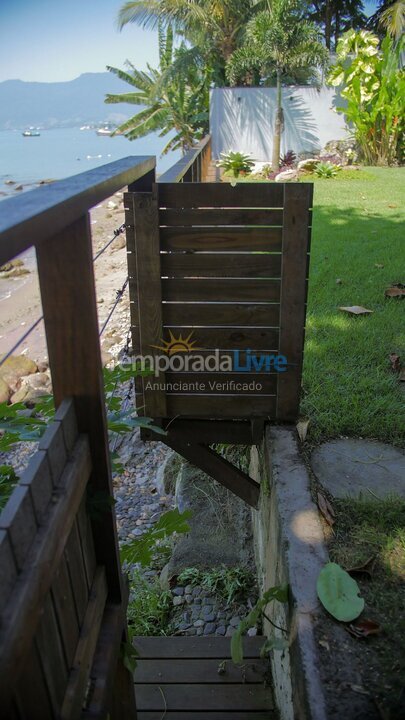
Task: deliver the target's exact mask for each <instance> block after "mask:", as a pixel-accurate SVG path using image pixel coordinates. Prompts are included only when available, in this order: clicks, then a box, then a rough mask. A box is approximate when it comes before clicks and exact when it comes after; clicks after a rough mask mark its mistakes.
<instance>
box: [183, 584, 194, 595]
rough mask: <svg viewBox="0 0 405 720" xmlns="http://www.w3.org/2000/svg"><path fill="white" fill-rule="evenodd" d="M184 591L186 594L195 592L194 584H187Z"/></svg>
mask: <svg viewBox="0 0 405 720" xmlns="http://www.w3.org/2000/svg"><path fill="white" fill-rule="evenodd" d="M184 592H185V594H186V595H191V594H192V592H193V586H192V585H186V587H185V588H184Z"/></svg>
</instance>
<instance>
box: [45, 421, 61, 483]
mask: <svg viewBox="0 0 405 720" xmlns="http://www.w3.org/2000/svg"><path fill="white" fill-rule="evenodd" d="M38 450H43V451H44V452H46V455H47V458H48V462H49V467H50V471H51V476H52V483H53V486H54V487H57V486H58V484H59V480H60V477H61V475H62V472H63V470H64V467H65V465H66V461H67V450H66V445H65V438H64V436H63V429H62V425H61V423H60V422H56V423H51V424H50V425H49V426H48V427H47V429H46V430H45V432H44V434H43V436H42V438H41V439H40V441H39V444H38Z"/></svg>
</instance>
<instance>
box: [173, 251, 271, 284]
mask: <svg viewBox="0 0 405 720" xmlns="http://www.w3.org/2000/svg"><path fill="white" fill-rule="evenodd" d="M160 265H161V272H162V275H163V276H164V277H173V278H181V277H215V278H222V277H232V278H273V277H277V278H278V277H280V275H281V254H265V253H262V254H258V253H256V254H252V253H235V254H231V253H207V254H206V253H162V254H161V255H160Z"/></svg>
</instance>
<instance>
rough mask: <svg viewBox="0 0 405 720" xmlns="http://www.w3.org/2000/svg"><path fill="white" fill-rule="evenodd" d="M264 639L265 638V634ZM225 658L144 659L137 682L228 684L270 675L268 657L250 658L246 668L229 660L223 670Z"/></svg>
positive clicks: (264, 677) (248, 681)
mask: <svg viewBox="0 0 405 720" xmlns="http://www.w3.org/2000/svg"><path fill="white" fill-rule="evenodd" d="M263 642H264V638H263ZM220 662H221V661H219V660H218V659H206V660H203V659H201V658H200V659H194V660H191V659H190V658H188V659H187V660H176V661H174V660H172V659H170V660H168V659H166V660H161V659H159V658H155V659H154V660H144V659H143V658H140V659H139V660H138V661H137V665H136V670H135V674H134V681H135V683H145V684H146V683H152V684H153V683H154V684H156V683H165V684H169V683H181V684H182V685H185V684H186V683H187V685H188V684H193V683H210V684H218V685H224V684H225V685H227V684H229V683H245V682H246V683H263V682H264V680H265V679H266V677H267V675H268V672H269V666H268V663H267V662H266V661H264V660H259V659H256V658H255V659H254V660H247V661H246V662H244V664H243V668H241V667H239V666H237V665H234V664H233V662H232V661H231V660H229V661H228V662H227V663H225V665H224V666H221V667H223V668H224V672H221V673H219V672H218V668H219V664H220Z"/></svg>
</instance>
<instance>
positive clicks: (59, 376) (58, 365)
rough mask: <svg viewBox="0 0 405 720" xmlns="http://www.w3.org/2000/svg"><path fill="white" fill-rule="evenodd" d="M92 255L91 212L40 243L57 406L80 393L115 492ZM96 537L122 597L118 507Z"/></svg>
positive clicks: (82, 412)
mask: <svg viewBox="0 0 405 720" xmlns="http://www.w3.org/2000/svg"><path fill="white" fill-rule="evenodd" d="M151 166H152V167H153V163H147V164H146V165H145V166H144V170H145V171H147V170H149V169H150V167H151ZM105 167H108V166H105ZM141 174H142V173H141ZM133 177H136V174H134V175H133ZM33 192H35V191H33ZM92 256H93V248H92V242H91V234H90V223H89V218H88V216H87V215H85V216H83V217H81V218H80V219H79V220H78V221H77V222H75V223H74V224H73V225H70V226H68V227H65V229H64V230H63V231H62V232H60V233H59V234H57V235H53V237H52V238H51V239H50V240H49V242H47V243H46V244H45V245H44V244H41V246H39V247H38V248H37V260H38V275H39V281H40V288H41V298H42V307H43V312H44V319H45V330H46V339H47V346H48V354H49V361H50V368H51V375H52V385H53V391H54V398H55V406H56V407H57V408H58V407H59V405H60V404H61V402H62V401H63V400H64V399H65V398H66V397H73V398H74V400H75V409H76V415H77V424H78V429H79V432H81V433H86V434H87V435H88V438H89V442H90V450H91V455H92V460H93V471H92V476H91V486H92V489H93V490H94V491H96V492H102V493H105V494H106V495H112V494H113V490H112V478H111V467H110V454H109V447H108V437H107V421H106V413H105V401H104V384H103V373H102V364H101V353H100V342H99V332H98V318H97V304H96V295H95V284H94V271H93V260H92ZM78 268H80V282H78ZM84 308H85V311H84ZM61 318H63V322H61ZM94 538H95V545H96V547H97V561H98V563H99V564H100V565H102V564H104V565H105V567H106V572H107V576H108V584H109V589H110V592H111V596H112V598H113V597H116V598H118V599H119V598H120V595H121V572H120V561H119V553H118V539H117V531H116V525H115V512H114V508H112V507H106V510H105V512H104V515H103V519H102V522H99V523H98V524H97V523H94Z"/></svg>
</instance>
